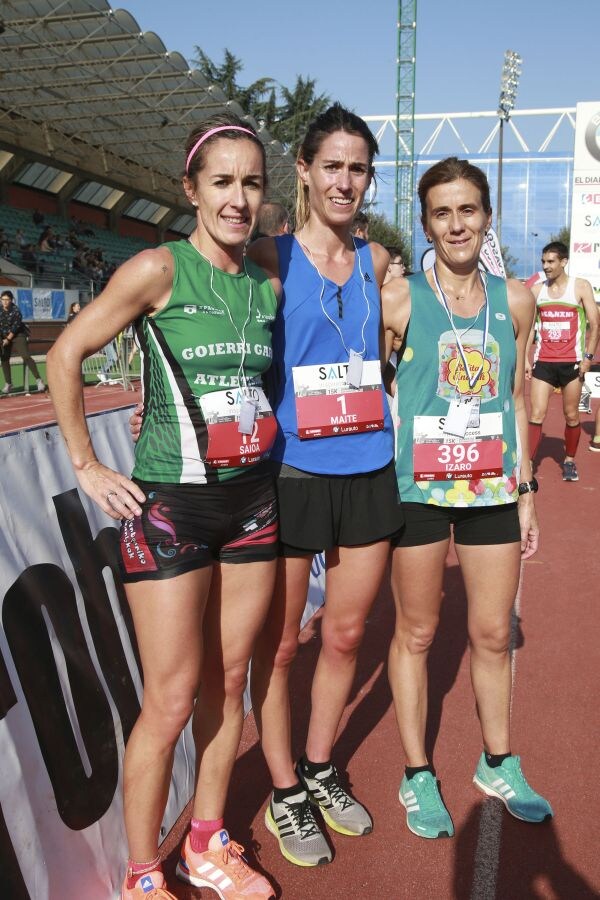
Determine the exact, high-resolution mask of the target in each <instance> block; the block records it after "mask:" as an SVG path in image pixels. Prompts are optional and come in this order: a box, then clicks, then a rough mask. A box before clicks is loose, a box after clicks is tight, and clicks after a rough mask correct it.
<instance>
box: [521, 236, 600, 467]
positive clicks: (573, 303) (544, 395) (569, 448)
mask: <svg viewBox="0 0 600 900" xmlns="http://www.w3.org/2000/svg"><path fill="white" fill-rule="evenodd" d="M568 261H569V251H568V249H567V247H566V246H565V244H563V243H561V242H560V241H552V242H551V243H550V244H546V246H545V247H544V249H543V250H542V268H543V270H544V274H545V276H546V280H545V281H544V282H543V283H542V284H536V285H534V286H533V287H532V292H533V295H534V297H535V299H536V304H537V313H536V317H535V322H534V326H533V328H532V330H531V334H530V336H529V341H528V343H527V351H528V353H527V361H526V368H525V372H526V375H527V378H531V392H530V404H531V413H530V417H529V449H530V452H531V458H532V459H535V454H536V451H537V448H538V445H539V442H540V439H541V436H542V424H543V422H544V418H545V416H546V412H547V410H548V401H549V400H550V395H551V394H552V392H553V390H554V389H555V388H557V387H560V388H561V389H562V400H563V413H564V416H565V458H564V462H563V466H562V468H563V481H578V480H579V475H578V474H577V466H576V465H575V453H576V451H577V445H578V443H579V437H580V435H581V425H580V422H579V398H580V397H581V386H582V384H583V379H584V377H585V373H586V372H589V370H590V367H591V364H592V360H593V359H594V353H595V351H596V345H597V343H598V335H599V333H600V320H599V315H598V310H597V307H596V303H595V301H594V293H593V291H592V286H591V284H590V283H589V281H586V280H585V279H584V278H570V277H569V276H568V275H567V274H566V272H565V267H566V265H567V263H568ZM586 323H587V325H588V326H589V331H588V332H587V340H586ZM534 342H535V351H534V357H533V367H532V366H531V363H530V362H529V348H530V347H531V345H532V344H533V343H534Z"/></svg>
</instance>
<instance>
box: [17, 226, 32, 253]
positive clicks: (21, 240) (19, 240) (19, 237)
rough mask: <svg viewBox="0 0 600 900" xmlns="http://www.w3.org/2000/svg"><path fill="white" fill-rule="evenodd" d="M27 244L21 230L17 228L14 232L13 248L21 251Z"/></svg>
mask: <svg viewBox="0 0 600 900" xmlns="http://www.w3.org/2000/svg"><path fill="white" fill-rule="evenodd" d="M28 243H29V242H28V240H27V238H26V237H25V233H24V231H23V229H22V228H17V230H16V231H15V247H16V248H17V250H22V249H23V248H24V247H26V246H27V244H28Z"/></svg>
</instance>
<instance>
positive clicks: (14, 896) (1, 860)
mask: <svg viewBox="0 0 600 900" xmlns="http://www.w3.org/2000/svg"><path fill="white" fill-rule="evenodd" d="M0 872H1V873H2V896H3V897H6V898H7V900H8V898H10V900H31V897H30V894H29V891H28V890H27V887H26V886H25V882H24V881H23V876H22V874H21V866H20V865H19V861H18V859H17V857H16V854H15V850H14V847H13V845H12V841H11V839H10V834H9V833H8V828H7V827H6V821H5V819H4V813H3V812H2V811H1V810H0Z"/></svg>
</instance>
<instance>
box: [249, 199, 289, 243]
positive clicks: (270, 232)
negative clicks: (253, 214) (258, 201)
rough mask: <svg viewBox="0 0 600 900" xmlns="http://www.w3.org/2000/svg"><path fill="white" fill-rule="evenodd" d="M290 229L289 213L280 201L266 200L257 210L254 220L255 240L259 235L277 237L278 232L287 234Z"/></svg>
mask: <svg viewBox="0 0 600 900" xmlns="http://www.w3.org/2000/svg"><path fill="white" fill-rule="evenodd" d="M289 230H290V215H289V213H288V211H287V209H286V208H285V206H283V205H282V204H281V203H275V202H272V201H266V202H265V203H263V204H262V206H261V207H260V210H259V211H258V218H257V220H256V234H255V240H256V238H259V237H277V235H279V234H288V233H289Z"/></svg>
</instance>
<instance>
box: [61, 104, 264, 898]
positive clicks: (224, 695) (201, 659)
mask: <svg viewBox="0 0 600 900" xmlns="http://www.w3.org/2000/svg"><path fill="white" fill-rule="evenodd" d="M185 161H186V165H185V172H186V174H185V176H184V179H183V186H184V190H185V193H186V195H187V198H188V200H189V201H190V203H191V204H192V206H193V207H194V209H195V211H196V228H195V229H194V231H193V232H192V234H191V235H190V238H189V241H179V242H177V243H171V244H165V245H163V246H161V247H158V248H156V249H152V250H145V251H143V252H142V253H139V254H138V255H137V256H135V257H134V258H133V259H131V260H129V261H128V262H126V263H125V264H124V265H123V266H121V268H120V269H119V270H118V271H117V272H116V273H115V275H114V276H113V278H112V279H111V280H110V282H109V284H108V286H107V287H106V289H105V290H104V291H103V293H102V295H101V296H100V297H99V298H98V299H97V300H96V301H95V302H94V303H92V304H90V305H89V306H88V307H87V308H86V309H85V310H84V311H83V312H82V313H80V314H79V316H78V317H77V319H76V320H75V321H74V322H73V323H72V324H71V325H70V326H69V328H68V329H66V330H65V331H64V332H63V334H62V335H61V337H60V339H59V340H58V341H57V343H56V344H55V346H54V348H53V349H52V351H51V353H50V354H49V355H48V372H49V375H50V387H51V391H52V396H53V399H54V403H55V407H56V412H57V417H58V421H59V424H60V427H61V429H62V431H63V435H64V437H65V441H66V444H67V447H68V450H69V453H70V455H71V459H72V462H73V465H74V468H75V471H76V474H77V477H78V479H79V482H80V484H81V487H82V488H83V490H84V491H85V492H86V493H87V494H88V495H89V496H90V497H91V498H92V499H93V500H94V501H95V502H96V503H97V504H98V505H99V506H100V507H101V508H102V509H103V510H104V512H105V513H107V514H108V515H109V516H111V517H112V518H113V519H117V520H118V519H120V520H121V546H120V549H121V557H122V558H121V571H122V576H123V581H124V582H125V586H126V592H127V598H128V601H129V604H130V607H131V611H132V616H133V621H134V625H135V631H136V637H137V641H138V646H139V650H140V657H141V661H142V666H143V682H144V697H143V703H142V711H141V714H140V717H139V719H138V721H137V722H136V724H135V726H134V728H133V730H132V733H131V736H130V737H129V740H128V743H127V748H126V753H125V760H124V778H123V781H124V795H125V796H124V809H125V827H126V831H127V839H128V843H129V863H128V866H127V874H126V877H125V880H124V883H123V886H122V890H121V900H138V898H139V900H141V898H143V897H146V896H152V897H153V898H156V900H167V898H171V900H174V898H173V895H172V894H171V893H169V891H168V890H167V886H166V882H165V879H164V876H163V873H162V870H161V862H160V858H159V853H158V840H159V829H160V825H161V822H162V820H163V814H164V811H165V806H166V801H167V795H168V789H169V780H170V775H171V768H172V760H173V753H174V749H175V745H176V743H177V741H178V739H179V736H180V734H181V732H182V730H183V728H184V727H185V725H186V723H187V722H188V720H189V719H190V716H191V715H192V714H194V716H195V721H194V729H193V731H194V739H195V743H196V757H197V765H198V776H197V789H196V793H195V797H194V805H193V813H192V815H193V818H192V826H191V832H190V834H189V835H188V836H187V837H186V839H185V841H184V845H183V847H182V850H181V858H180V861H179V864H178V866H177V875H178V877H180V878H181V879H182V880H184V881H186V882H188V883H190V884H193V885H194V886H196V887H213V885H214V884H215V883H218V885H219V889H220V890H221V891H222V893H221V896H222V897H224V898H226V900H240V898H242V897H246V896H250V895H251V896H252V897H256V898H268V897H272V896H274V891H273V889H272V887H271V885H270V884H269V882H268V881H267V879H266V878H264V877H263V876H262V875H260V874H259V873H257V872H255V871H253V870H252V869H251V868H250V867H249V866H248V864H247V863H246V861H245V860H244V858H243V856H242V851H243V847H241V846H240V845H239V844H238V843H236V842H235V841H233V840H231V839H230V837H229V835H228V832H227V831H226V830H225V829H224V827H223V826H224V823H223V815H224V808H225V800H226V795H227V789H228V785H229V779H230V776H231V770H232V767H233V763H234V761H235V757H236V753H237V750H238V744H239V738H240V734H241V728H242V722H243V693H244V688H245V684H246V673H247V670H248V664H249V661H250V658H251V655H252V651H253V647H254V642H255V639H256V636H257V634H258V632H259V631H260V629H261V628H262V625H263V622H264V619H265V616H266V614H267V609H268V606H269V602H270V599H271V595H272V591H273V584H274V578H275V566H276V556H277V546H278V526H277V504H276V498H275V491H274V485H273V479H272V475H271V473H270V470H268V469H267V468H266V466H263V465H261V460H262V459H263V458H265V457H266V456H268V453H269V449H270V445H271V444H272V441H273V439H274V436H275V422H274V417H273V414H272V411H271V409H270V407H269V404H268V402H267V400H266V397H265V395H264V392H263V390H262V384H261V376H262V374H263V373H264V371H265V370H266V369H267V368H268V366H269V365H270V361H271V328H272V323H273V321H274V318H275V313H276V309H277V296H276V294H275V290H274V288H275V289H277V288H278V285H277V284H275V285H272V284H271V282H270V281H269V279H268V277H267V276H266V275H265V273H264V272H263V271H262V270H261V269H259V268H258V266H255V265H254V264H253V263H252V262H251V261H249V260H246V259H245V255H244V248H245V245H246V242H247V241H248V239H249V238H250V235H251V234H252V231H253V228H254V224H255V221H256V216H257V213H258V210H259V207H260V204H261V202H262V199H263V195H264V190H265V185H266V160H265V151H264V148H263V145H262V143H261V141H260V140H259V138H258V136H257V135H256V133H255V131H254V130H253V129H252V128H251V127H250V126H249V125H247V124H246V123H245V122H242V121H241V120H240V119H238V118H237V117H235V116H232V115H230V114H224V115H221V116H215V117H214V118H213V119H211V120H205V121H204V122H202V124H201V125H200V126H199V127H196V129H195V130H194V131H193V132H192V133H191V134H190V136H189V138H188V142H187V146H186V149H185ZM131 322H135V327H136V332H137V337H138V340H139V343H140V352H141V358H142V366H143V374H142V380H143V387H144V403H145V410H146V414H145V416H144V424H143V427H142V430H141V435H140V438H139V441H138V444H137V447H136V460H135V468H134V472H133V475H132V478H131V479H130V478H127V477H126V476H125V475H122V474H120V473H118V472H114V471H112V470H111V469H109V468H108V467H106V466H104V465H102V463H101V462H100V461H99V460H98V459H97V457H96V456H95V453H94V450H93V447H92V444H91V440H90V435H89V432H88V429H87V425H86V421H85V416H84V410H83V398H82V392H81V379H80V372H81V363H82V360H83V359H84V358H85V357H86V356H89V355H90V354H92V353H94V352H96V351H97V349H98V348H99V347H102V346H104V345H105V344H106V343H108V342H109V341H110V340H112V339H113V338H114V337H115V335H117V334H118V333H119V332H120V331H122V330H123V329H124V328H125V327H126V326H127V325H129V323H131Z"/></svg>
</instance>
